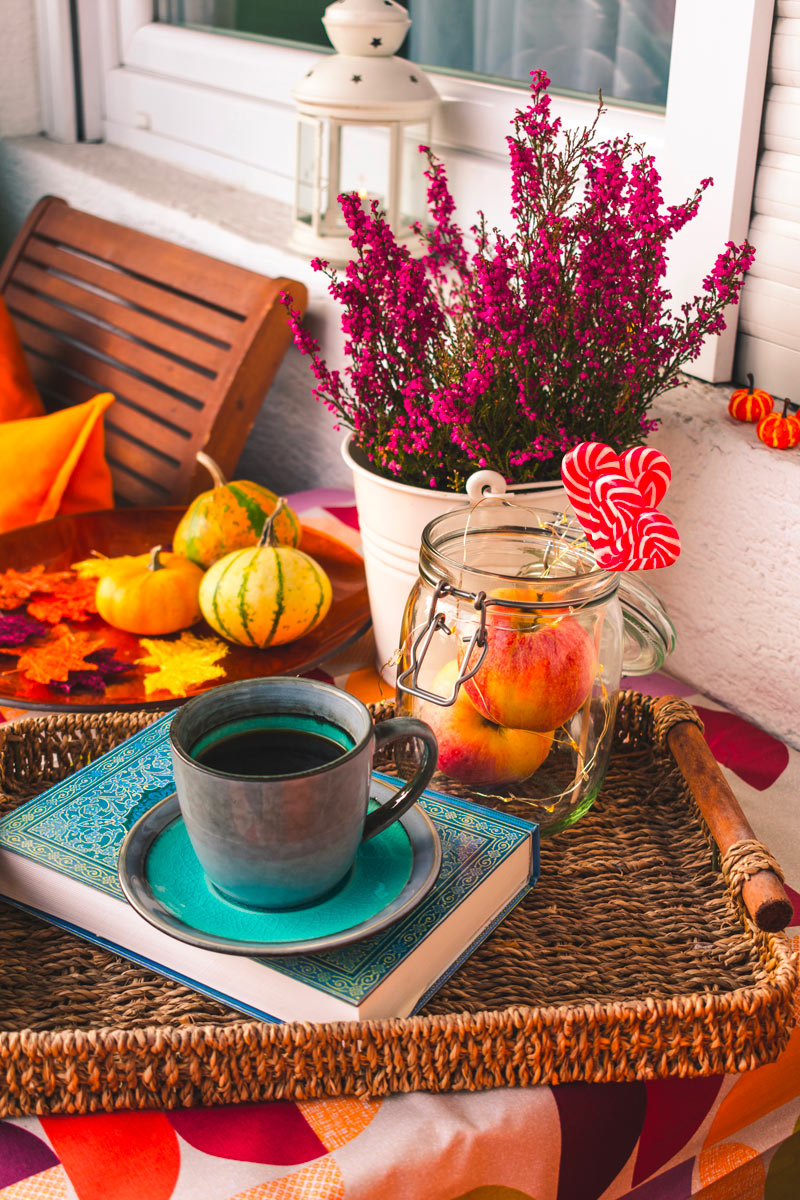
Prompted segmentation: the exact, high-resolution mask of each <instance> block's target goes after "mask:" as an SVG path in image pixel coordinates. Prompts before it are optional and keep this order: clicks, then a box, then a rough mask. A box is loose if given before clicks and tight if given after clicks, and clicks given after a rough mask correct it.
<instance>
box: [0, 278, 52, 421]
mask: <svg viewBox="0 0 800 1200" xmlns="http://www.w3.org/2000/svg"><path fill="white" fill-rule="evenodd" d="M43 412H44V407H43V405H42V402H41V400H40V399H39V393H38V392H37V391H36V388H35V387H34V384H33V380H32V379H31V373H30V371H29V370H28V364H27V362H26V361H25V355H24V354H23V352H22V346H21V345H20V341H19V337H18V336H17V331H16V329H15V328H14V322H13V321H12V320H11V315H10V313H9V311H8V309H7V308H6V305H5V301H4V300H3V297H2V296H0V421H19V420H21V419H22V418H24V417H39V416H41V414H42V413H43Z"/></svg>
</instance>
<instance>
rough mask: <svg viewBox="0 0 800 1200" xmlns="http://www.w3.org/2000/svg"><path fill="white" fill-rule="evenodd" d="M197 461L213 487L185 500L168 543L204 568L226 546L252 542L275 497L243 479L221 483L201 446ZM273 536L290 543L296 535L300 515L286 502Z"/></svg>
mask: <svg viewBox="0 0 800 1200" xmlns="http://www.w3.org/2000/svg"><path fill="white" fill-rule="evenodd" d="M197 461H198V462H199V463H201V464H202V465H203V466H204V467H205V468H206V469H207V470H208V471H209V472H210V474H211V477H212V479H213V480H214V487H213V488H211V489H210V491H207V492H201V493H200V495H199V496H196V497H195V499H194V500H193V501H192V503H191V504H190V505H189V507H188V508H187V510H186V512H185V513H184V514H183V516H182V517H181V519H180V521H179V523H178V528H177V529H176V530H175V533H174V535H173V538H172V548H173V550H174V552H175V553H176V554H180V555H182V556H183V557H184V558H188V559H191V561H192V562H194V563H197V565H198V566H200V567H203V568H206V567H210V566H211V564H212V563H214V562H216V561H217V559H220V558H222V557H223V555H225V554H228V553H230V551H231V550H240V549H243V548H244V547H245V546H255V545H256V543H257V542H258V539H259V538H260V537H261V534H262V533H263V532H264V526H265V524H266V522H267V519H268V518H269V517H270V516H271V515H272V514H273V513H274V512H275V509H276V507H277V504H278V497H277V496H276V495H275V493H274V492H271V491H270V490H269V488H265V487H262V486H261V484H260V483H252V482H251V481H250V480H249V479H236V480H234V481H233V482H231V483H226V481H225V478H224V476H223V474H222V472H221V471H220V469H219V467H218V466H217V464H216V463H215V462H214V460H213V458H209V456H208V455H207V454H204V453H203V452H202V451H200V453H199V454H198V455H197ZM274 536H275V540H276V542H278V543H280V544H281V545H284V546H296V545H297V544H298V543H299V541H300V521H299V519H298V517H297V514H296V513H294V512H293V511H292V509H291V508H290V507H289V505H288V504H284V506H283V508H282V510H281V513H280V515H279V516H278V517H277V518H276V521H275V533H274Z"/></svg>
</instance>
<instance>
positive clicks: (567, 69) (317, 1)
mask: <svg viewBox="0 0 800 1200" xmlns="http://www.w3.org/2000/svg"><path fill="white" fill-rule="evenodd" d="M327 3H328V0H269V3H264V0H159V3H158V17H159V20H161V21H165V22H167V23H169V24H174V25H187V26H193V27H195V28H204V29H214V30H215V31H219V30H223V31H227V32H230V33H234V34H239V35H243V36H250V37H265V38H269V39H270V40H272V39H281V40H284V41H289V42H295V43H300V44H304V45H311V46H325V47H327V46H329V42H328V39H327V37H326V35H325V30H324V29H323V27H322V23H321V18H322V14H323V13H324V11H325V8H326V7H327ZM406 7H407V8H408V10H409V13H410V15H411V17H412V20H413V24H412V26H411V30H410V33H409V36H408V38H407V39H406V43H405V45H404V47H403V51H402V52H403V53H406V54H407V55H408V57H409V58H412V59H414V61H415V62H418V63H421V64H422V65H423V66H425V67H430V68H432V69H436V70H444V71H451V72H454V73H456V74H459V75H469V76H478V77H479V78H488V79H491V80H492V81H494V82H500V83H508V82H511V83H514V82H519V83H527V81H528V78H529V74H530V72H531V71H532V70H534V69H535V68H538V67H542V68H544V69H545V70H546V71H547V73H548V75H549V76H550V78H551V80H552V83H553V88H554V89H555V90H557V91H562V92H576V93H579V94H583V95H586V94H588V95H596V94H597V92H598V90H599V89H602V92H603V95H604V96H606V97H608V98H609V99H616V100H623V101H626V102H628V103H634V104H637V103H638V104H652V105H656V106H658V107H663V106H664V105H665V103H666V97H667V82H668V79H669V61H670V48H671V43H672V25H673V21H674V16H675V0H407V4H406Z"/></svg>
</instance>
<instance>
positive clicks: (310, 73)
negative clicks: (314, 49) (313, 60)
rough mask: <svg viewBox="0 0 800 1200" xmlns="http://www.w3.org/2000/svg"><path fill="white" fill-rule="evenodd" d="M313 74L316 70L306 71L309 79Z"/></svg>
mask: <svg viewBox="0 0 800 1200" xmlns="http://www.w3.org/2000/svg"><path fill="white" fill-rule="evenodd" d="M313 74H314V72H313V71H306V79H308V78H309V76H311V75H313Z"/></svg>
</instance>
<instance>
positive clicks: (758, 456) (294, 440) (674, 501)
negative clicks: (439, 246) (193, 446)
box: [0, 138, 800, 748]
mask: <svg viewBox="0 0 800 1200" xmlns="http://www.w3.org/2000/svg"><path fill="white" fill-rule="evenodd" d="M44 192H53V193H55V194H58V195H61V196H64V197H65V198H66V199H67V200H69V201H70V202H72V203H73V204H75V205H77V206H78V207H82V208H85V209H87V210H89V211H91V212H95V213H97V214H98V215H102V216H107V217H110V218H111V219H113V220H118V221H122V222H123V223H126V224H129V225H131V226H134V227H136V228H139V229H143V230H145V231H146V232H148V233H155V234H157V235H160V236H163V237H167V238H169V239H171V240H173V241H176V242H180V243H183V244H185V245H191V246H195V247H197V248H199V249H202V250H204V251H206V252H207V253H210V254H214V255H217V256H218V257H220V258H224V259H228V260H230V261H233V262H238V263H241V264H242V265H245V266H248V267H251V268H253V269H254V270H258V271H262V272H264V273H265V274H268V275H280V274H284V275H289V276H292V277H294V278H298V279H301V280H302V281H303V282H305V283H306V284H307V285H308V286H309V289H310V293H311V302H310V319H311V321H312V322H313V326H314V329H315V332H317V334H318V336H320V338H321V340H322V341H323V345H324V346H325V349H326V353H328V354H329V357H331V358H332V359H334V360H335V359H337V358H338V357H339V349H338V348H339V344H340V342H339V334H338V315H339V314H338V309H337V308H336V307H335V306H334V305H333V302H332V301H331V300H330V298H329V297H328V296H327V293H326V292H325V290H324V287H323V286H322V285H323V284H324V280H323V281H320V277H319V276H316V275H314V273H313V272H311V270H310V269H309V268H308V266H307V264H305V263H304V262H302V261H301V260H299V259H296V258H293V257H292V256H290V255H289V254H288V253H287V252H286V251H285V250H284V249H283V247H284V246H285V242H286V231H287V228H288V226H287V221H288V214H287V211H286V210H285V209H283V208H282V207H281V206H279V205H274V204H271V202H269V201H266V200H264V199H263V198H261V197H257V196H254V195H250V194H248V193H245V192H241V191H239V190H237V189H234V188H230V187H226V186H225V185H224V184H220V183H218V182H214V181H208V180H200V179H198V178H196V177H195V176H188V175H186V174H185V173H184V172H182V171H180V170H177V169H176V168H173V167H170V166H168V165H165V164H161V163H157V162H154V161H153V160H151V159H148V158H144V157H142V156H141V155H138V154H135V153H134V152H132V151H129V150H124V149H122V148H120V147H115V146H108V145H99V146H91V145H84V146H60V145H56V144H54V143H51V142H47V141H44V140H43V139H38V138H20V139H15V140H12V141H6V142H5V143H3V144H2V145H0V199H1V200H2V203H3V204H4V205H6V206H7V210H8V212H9V214H10V215H11V216H12V218H13V219H14V221H15V222H16V223H17V224H19V223H20V222H21V221H22V219H23V218H24V215H25V213H26V212H27V211H28V209H29V208H30V206H31V205H32V204H33V203H34V201H35V200H36V199H38V197H39V196H40V195H42V194H43V193H44ZM311 384H312V379H311V375H310V372H309V370H308V366H307V363H306V362H305V361H304V360H303V359H301V358H300V356H299V355H298V354H297V353H296V352H295V351H294V350H292V351H290V352H289V354H288V355H287V357H286V360H285V362H284V365H283V367H282V368H281V370H280V372H279V374H278V376H277V379H276V382H275V384H274V386H273V388H272V390H271V391H270V393H269V396H268V397H267V400H266V403H265V405H264V407H263V409H262V412H261V415H260V417H259V419H258V421H257V424H256V427H255V429H254V432H253V434H252V435H251V438H250V440H249V442H248V445H247V448H246V450H245V453H244V455H243V457H242V460H241V462H240V464H239V472H238V474H239V475H240V476H244V477H250V478H255V479H257V480H260V481H262V482H264V483H266V484H268V485H269V486H270V487H273V488H275V489H276V490H279V491H292V490H295V489H301V488H305V487H311V486H314V485H327V486H332V487H338V486H347V485H348V484H349V477H348V475H347V472H346V470H345V468H344V466H343V464H342V462H341V460H340V457H339V451H338V447H339V441H340V437H339V435H337V434H335V433H334V432H333V430H332V424H333V421H332V418H331V417H330V415H329V414H328V413H327V412H326V411H325V410H324V409H323V408H322V407H321V406H319V405H318V404H317V403H316V402H315V401H314V400H313V399H312V397H311ZM730 390H731V388H730V387H727V386H722V387H718V388H714V387H711V386H709V385H706V384H702V383H700V382H699V381H697V380H693V381H691V383H690V385H689V387H688V388H687V389H686V390H678V391H676V392H673V393H670V394H669V395H668V396H666V397H663V398H662V399H661V400H660V401H659V402H658V405H657V415H659V416H660V417H661V418H662V422H663V424H662V427H661V430H660V431H659V433H658V434H657V435H656V436H655V437H654V438H653V439H652V441H653V443H654V444H655V445H658V446H660V447H661V448H662V449H663V450H664V451H665V453H666V454H667V455H668V456H669V458H670V460H671V462H672V465H673V471H674V479H673V484H672V487H671V489H670V491H669V493H668V495H667V497H666V500H665V501H664V504H663V508H664V510H665V512H667V513H668V514H669V515H670V516H672V517H673V519H674V520H675V521H676V523H677V525H678V528H679V530H680V533H681V537H682V540H683V553H682V556H681V558H680V559H679V560H678V562H677V563H676V564H675V565H674V566H673V567H670V568H668V569H667V570H665V571H659V572H654V573H652V576H651V577H650V579H649V582H650V583H651V584H652V585H653V586H654V587H655V588H656V590H657V591H658V592H660V594H661V595H662V597H663V599H664V601H665V603H666V605H667V608H668V611H669V612H670V615H671V617H672V619H673V621H674V623H675V625H676V627H677V632H678V645H677V649H676V651H675V654H674V655H673V657H672V659H671V660H670V663H669V668H670V670H671V671H672V672H673V673H674V674H675V675H677V676H678V677H679V678H681V679H683V680H685V681H687V682H689V683H691V684H692V685H693V686H695V687H696V688H697V689H698V690H700V691H704V692H706V693H707V694H708V695H710V696H711V697H712V698H714V699H716V700H718V701H720V702H722V703H724V704H726V705H728V706H730V707H731V708H732V709H734V710H735V711H737V712H739V713H741V714H742V715H744V716H748V717H750V718H751V719H752V720H754V721H756V722H757V723H758V724H760V725H762V726H763V727H764V728H766V729H768V730H770V731H772V732H773V733H775V734H777V735H779V736H782V737H784V738H786V739H787V740H789V741H790V742H791V743H793V744H794V745H796V746H798V748H800V705H798V703H797V692H798V687H799V686H800V637H798V631H800V602H798V596H800V448H798V449H795V450H792V451H785V452H781V451H777V450H770V449H768V448H767V447H766V446H764V445H762V444H761V443H760V442H759V441H758V440H757V438H756V435H755V428H754V426H752V425H744V424H741V423H739V422H734V421H732V420H731V419H730V418H729V417H728V414H727V399H728V396H729V394H730Z"/></svg>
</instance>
